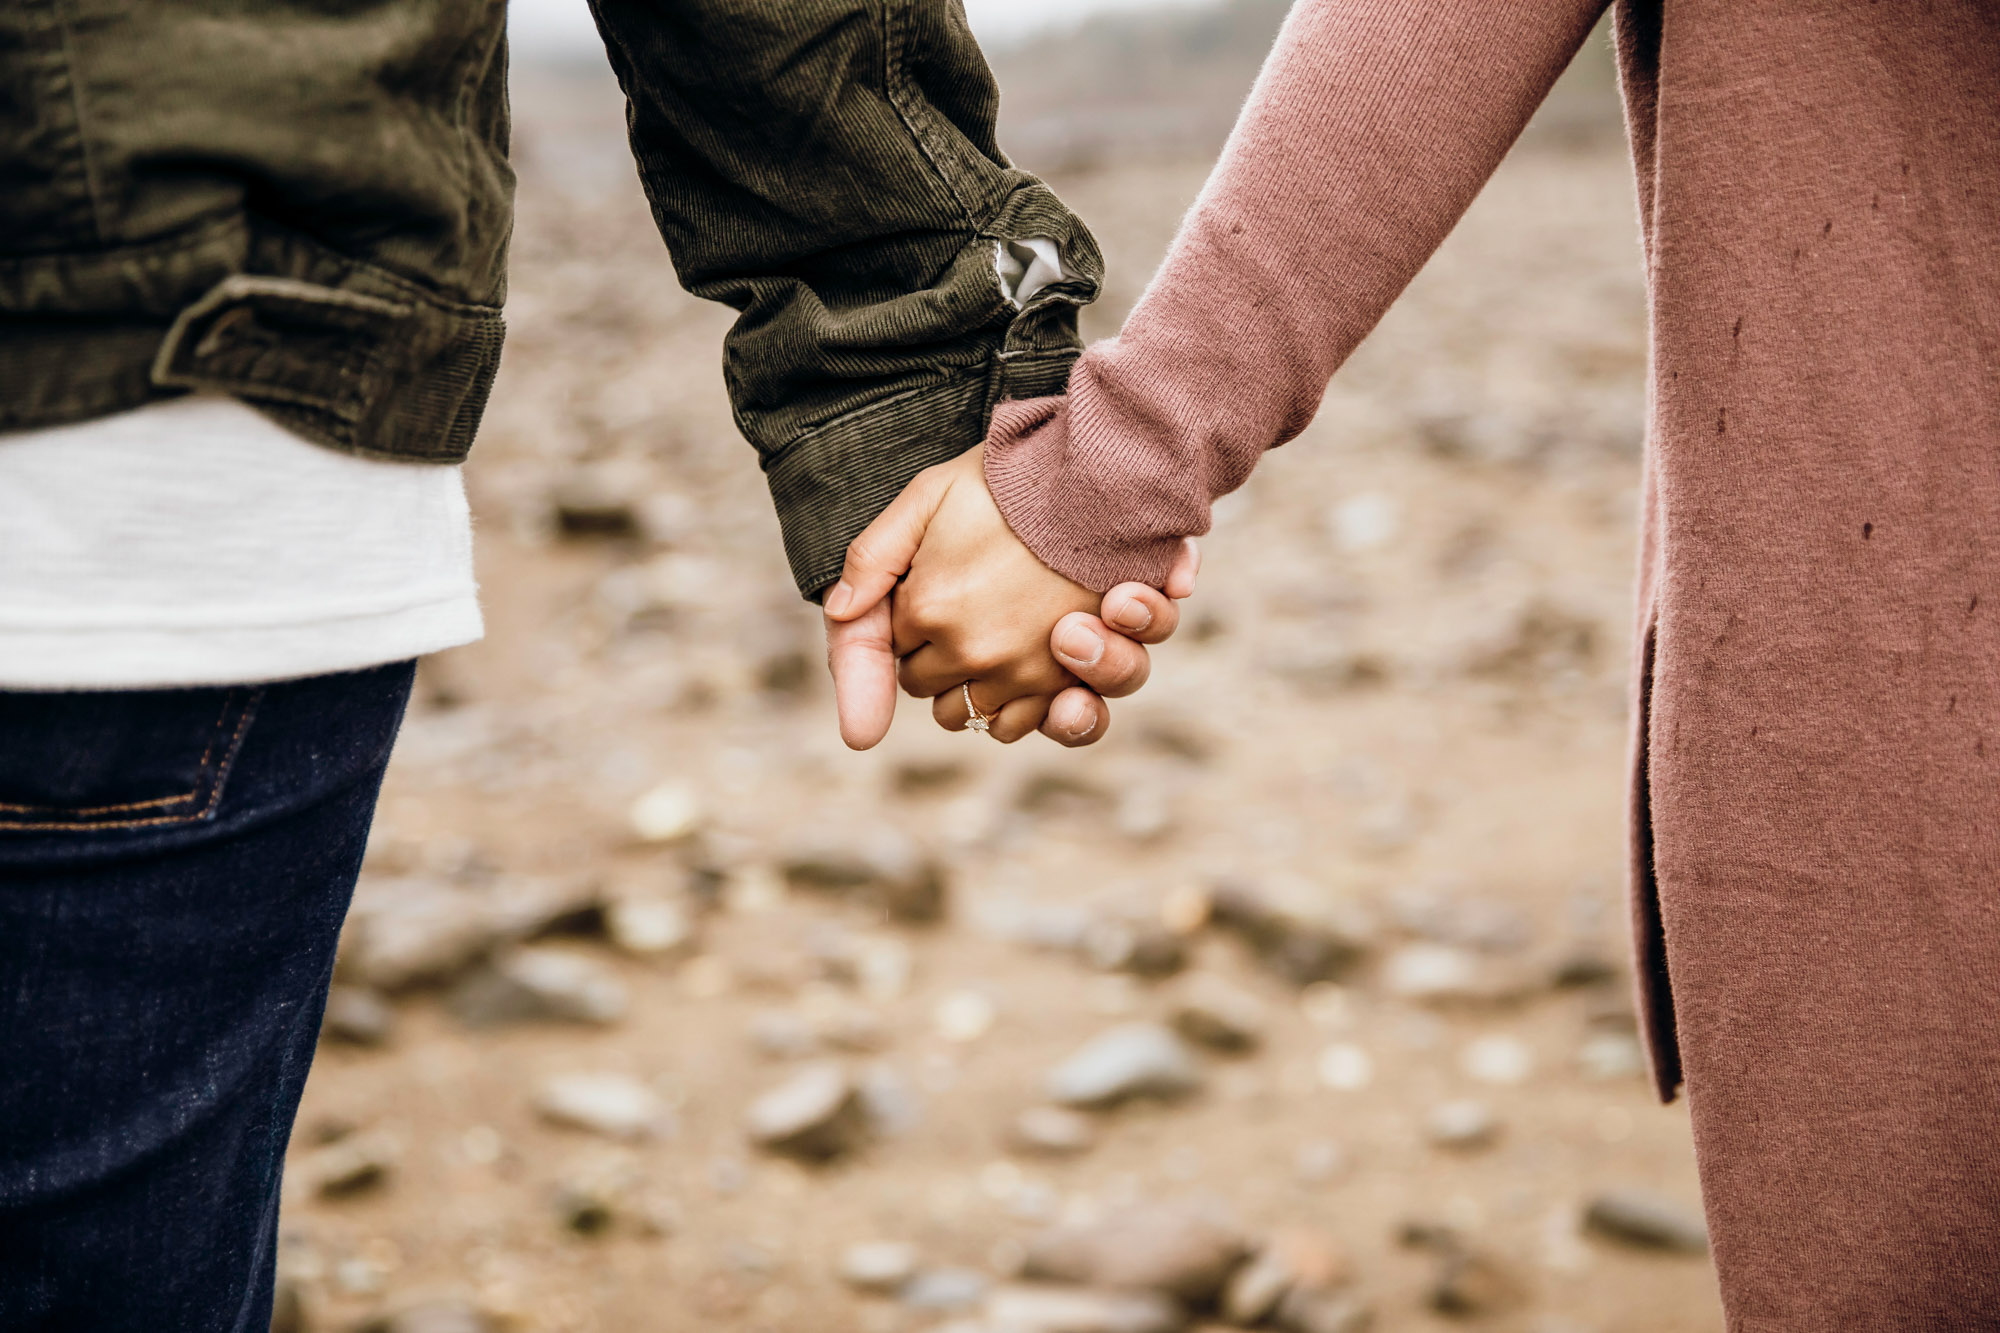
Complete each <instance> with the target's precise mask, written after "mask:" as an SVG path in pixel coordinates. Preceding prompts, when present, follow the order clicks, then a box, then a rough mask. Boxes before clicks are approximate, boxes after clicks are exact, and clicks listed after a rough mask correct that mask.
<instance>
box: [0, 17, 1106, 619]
mask: <svg viewBox="0 0 2000 1333" xmlns="http://www.w3.org/2000/svg"><path fill="white" fill-rule="evenodd" d="M592 8H593V10H594V12H595V13H596V16H597V21H598V26H599V28H600V30H601V31H602V33H603V34H604V37H605V41H606V45H607V47H608V48H609V50H610V52H611V58H612V63H613V66H614V67H615V68H616V70H617V73H618V77H619V81H620V83H621V84H622V85H623V87H624V89H625V93H626V96H627V98H628V101H629V104H630V112H629V121H630V127H631V138H632V147H633V151H634V153H635V155H636V157H637V159H638V163H639V172H640V176H641V178H642V180H643V182H644V184H645V187H646V194H647V197H648V198H649V200H650V201H651V203H652V207H653V212H654V215H655V217H656V218H657V220H658V222H659V226H660V231H661V234H662V235H663V236H664V237H665V238H666V241H667V245H668V247H669V249H670V250H671V252H672V254H673V259H674V263H675V266H676V268H677V269H678V271H679V274H680V277H681V280H682V282H683V283H684V284H685V285H686V286H687V287H688V289H689V290H690V291H692V292H694V293H696V294H698V295H700V296H704V297H708V298H711V299H714V300H718V301H724V302H727V303H728V304H730V305H731V306H733V307H735V308H736V309H737V310H738V311H740V312H741V317H740V318H739V319H738V320H737V322H736V325H735V327H734V329H733V330H732V331H731V332H730V334H729V336H728V338H727V340H726V343H725V351H724V374H725V376H726V379H727V382H728V387H729V392H730V396H731V399H732V400H733V402H734V404H735V410H736V419H737V423H738V425H739V426H740V427H741V429H742V431H743V434H744V435H745V436H746V437H747V438H748V439H749V440H750V442H751V443H752V444H753V445H755V446H756V448H757V451H758V455H759V458H760V460H761V462H762V465H763V467H764V470H765V472H766V474H767V476H768V477H769V480H770V485H771V492H772V495H773V497H774V499H775V500H776V502H777V506H778V512H779V517H780V519H781V520H782V523H783V527H784V531H785V542H786V547H787V550H788V552H789V554H790V556H791V562H792V569H793V573H794V575H795V576H796V577H797V580H798V583H799V586H800V588H801V590H803V591H805V592H807V593H808V594H811V593H813V592H816V591H817V590H818V589H820V588H822V587H824V586H825V585H826V584H828V583H829V582H831V581H832V580H833V579H834V578H835V577H836V576H837V575H838V573H839V569H840V562H841V557H842V553H843V552H844V550H845V548H846V546H847V543H848V542H849V541H850V540H851V539H852V538H853V537H854V535H855V534H856V533H858V532H859V531H860V530H861V528H862V527H864V526H865V525H866V524H867V523H868V522H869V520H871V519H872V518H873V517H874V516H875V514H876V513H878V512H879V511H880V510H881V509H882V508H883V507H884V506H885V505H886V504H887V503H888V502H889V500H890V499H892V498H893V497H894V496H895V494H896V492H897V491H898V490H900V489H901V487H902V486H903V484H904V483H905V482H906V481H907V480H908V479H909V477H910V476H911V475H913V474H914V473H915V472H916V471H918V470H919V469H921V468H923V467H926V466H928V465H930V464H932V463H935V462H939V461H942V460H944V459H946V458H950V457H953V456H955V455H957V454H958V453H960V452H963V451H964V450H965V449H967V448H970V447H971V446H972V445H974V444H976V443H977V442H978V441H979V439H980V438H981V436H982V435H983V434H984V431H985V424H986V418H987V414H988V413H989V411H990V410H991V407H992V405H993V403H994V402H995V401H997V400H999V399H1001V398H1008V397H1031V396H1037V395H1040V394H1045V393H1049V392H1055V391H1059V390H1060V388H1061V386H1062V384H1063V382H1064V380H1065V378H1066V375H1067V371H1068V367H1069V363H1070V361H1071V360H1072V359H1073V358H1074V356H1075V354H1076V349H1077V334H1076V309H1077V307H1078V306H1079V305H1081V304H1083V303H1086V302H1088V301H1090V300H1091V299H1093V298H1094V297H1095V295H1096V292H1097V285H1098V279H1099V277H1100V275H1101V272H1102V261H1101V259H1100V257H1099V255H1098V251H1097V247H1096V244H1095V242H1094V241H1093V240H1092V239H1091V237H1090V234H1089V232H1088V231H1086V230H1085V228H1084V227H1083V225H1082V224H1081V223H1080V222H1078V221H1077V219H1076V218H1075V217H1073V216H1072V215H1071V214H1070V213H1069V212H1068V210H1066V209H1065V208H1064V207H1063V205H1062V203H1061V202H1060V201H1059V200H1058V199H1057V198H1056V197H1055V196H1054V194H1052V193H1051V192H1050V191H1049V190H1048V188H1047V187H1046V186H1044V185H1043V184H1042V183H1041V182H1040V181H1038V180H1036V179H1035V178H1034V177H1033V176H1031V175H1029V174H1028V173H1026V172H1023V171H1020V170H1017V169H1015V168H1014V167H1013V166H1012V165H1010V164H1009V163H1008V162H1007V160H1006V158H1005V156H1004V155H1003V154H1002V153H1001V152H1000V149H999V146H998V144H997V142H996V141H995V138H994V122H995V117H996V113H997V110H998V94H997V91H996V89H995V87H994V83H993V80H992V76H991V74H990V73H989V72H988V70H987V67H986V64H985V61H984V59H983V58H982V56H981V55H980V52H979V49H978V47H977V46H976V44H975V43H974V41H973V39H972V36H971V34H970V32H969V30H968V29H967V27H966V24H965V17H964V13H963V11H962V9H961V7H960V5H959V3H957V0H593V4H592ZM506 50H507V48H506V32H505V7H504V4H503V3H501V0H374V2H373V3H366V4H363V3H358V2H357V3H349V2H347V0H342V2H340V3H328V2H327V0H8V3H5V4H0V430H6V429H17V428H24V427H30V426H39V425H49V424H54V423H58V422H64V421H75V420H82V419H86V418H89V417H93V416H99V415H103V414H106V413H110V412H115V411H119V410H123V409H126V408H130V407H135V406H138V405H140V404H142V403H145V402H148V401H150V400H153V399H156V398H160V397H164V396H168V395H172V394H176V393H183V392H187V391H189V390H196V389H201V390H209V391H218V392H226V393H231V394H234V395H236V396H237V397H239V398H241V399H243V400H244V401H246V402H248V403H251V404H252V405H254V406H256V407H258V408H260V409H261V410H263V411H265V412H267V413H269V414H270V415H272V416H273V417H275V418H277V419H278V420H280V421H282V422H283V423H285V424H286V425H287V426H289V427H291V428H292V429H294V430H296V431H298V432H300V433H301V434H304V435H306V436H307V437H309V438H311V439H314V440H317V441H320V442H322V443H324V444H327V445H330V446H332V447H335V448H339V449H346V450H351V451H353V452H356V453H362V454H370V455H376V456H383V457H390V458H398V459H410V460H420V461H436V462H449V461H455V460H457V459H460V458H462V457H463V456H464V455H465V452H466V450H467V449H468V448H469V447H470V445H471V443H472V439H473V435H474V433H475V431H476V429H477V426H478V423H479V417H480V413H481V411H482V410H483V408H484V406H485V401H486V395H487V390H488V388H489V387H490V385H491V383H492V379H493V373H494V370H495V369H496V367H497V366H498V364H499V357H500V345H501V339H502V333H503V325H502V322H501V314H500V307H501V305H502V302H503V299H504V295H505V285H506V278H505V269H506V249H507V238H508V234H509V231H510V228H511V219H512V196H513V174H512V172H511V170H510V169H509V167H508V164H507V132H508V130H507V97H506ZM1030 239H1044V240H1048V241H1051V242H1053V243H1055V245H1056V246H1057V247H1058V249H1059V251H1060V253H1061V257H1062V267H1063V270H1064V275H1063V277H1062V279H1061V280H1060V281H1057V282H1055V283H1053V284H1051V285H1048V286H1046V287H1043V288H1042V289H1041V290H1039V291H1038V292H1036V293H1035V294H1034V295H1033V296H1032V298H1031V299H1029V300H1028V301H1027V302H1026V305H1025V308H1021V307H1020V306H1018V305H1017V304H1016V303H1015V301H1014V300H1013V299H1012V298H1011V296H1010V289H1009V286H1008V283H1007V281H1006V280H1005V279H1004V278H1003V276H1002V274H1003V269H1004V264H1003V262H1002V261H1003V257H1004V255H1005V254H1006V253H1007V252H1008V251H1009V249H1010V245H1011V247H1012V249H1013V250H1015V251H1018V250H1019V244H1020V243H1021V242H1023V241H1026V240H1030ZM0 447H5V445H4V441H0Z"/></svg>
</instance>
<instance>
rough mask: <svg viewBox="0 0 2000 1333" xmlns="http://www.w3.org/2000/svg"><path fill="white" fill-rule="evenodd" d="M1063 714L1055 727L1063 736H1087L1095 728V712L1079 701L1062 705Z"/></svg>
mask: <svg viewBox="0 0 2000 1333" xmlns="http://www.w3.org/2000/svg"><path fill="white" fill-rule="evenodd" d="M1063 714H1064V715H1063V717H1062V718H1061V719H1059V720H1058V721H1057V722H1056V725H1057V726H1058V727H1060V728H1061V729H1062V734H1063V735H1065V736H1069V737H1072V738H1074V737H1077V736H1088V735H1089V734H1090V733H1091V732H1092V731H1093V730H1094V729H1095V728H1096V726H1097V710H1096V709H1095V708H1092V707H1090V706H1089V705H1088V704H1085V703H1082V702H1080V701H1079V702H1076V703H1069V704H1064V705H1063Z"/></svg>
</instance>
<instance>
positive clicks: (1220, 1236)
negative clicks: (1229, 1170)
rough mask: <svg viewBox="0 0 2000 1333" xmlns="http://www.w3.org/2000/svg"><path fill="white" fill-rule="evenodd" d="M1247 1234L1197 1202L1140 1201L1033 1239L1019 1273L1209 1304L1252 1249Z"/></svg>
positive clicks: (1030, 1241)
mask: <svg viewBox="0 0 2000 1333" xmlns="http://www.w3.org/2000/svg"><path fill="white" fill-rule="evenodd" d="M1249 1248H1250V1247H1249V1244H1248V1242H1247V1240H1246V1239H1245V1237H1244V1235H1243V1233H1242V1232H1241V1231H1240V1230H1239V1229H1238V1228H1237V1227H1236V1225H1235V1224H1234V1223H1233V1222H1231V1221H1230V1220H1229V1219H1228V1218H1227V1217H1226V1216H1224V1215H1222V1214H1221V1213H1220V1212H1219V1211H1218V1210H1216V1209H1214V1208H1210V1207H1206V1206H1202V1205H1199V1204H1189V1203H1180V1204H1155V1205H1146V1206H1135V1207H1133V1208H1130V1209H1127V1210H1124V1211H1122V1212H1118V1213H1114V1214H1112V1215H1111V1216H1109V1217H1106V1218H1104V1219H1102V1220H1100V1221H1097V1222H1094V1223H1091V1224H1089V1225H1087V1226H1086V1225H1076V1226H1058V1227H1051V1228H1049V1229H1047V1230H1045V1231H1042V1232H1040V1233H1038V1234H1037V1235H1035V1236H1034V1237H1032V1238H1031V1239H1030V1240H1029V1241H1028V1246H1027V1253H1026V1255H1025V1256H1024V1258H1023V1261H1022V1265H1021V1275H1022V1276H1023V1277H1025V1278H1030V1279H1033V1280H1036V1281H1042V1282H1060V1283H1067V1284H1071V1285H1075V1286H1083V1287H1111V1288H1116V1289H1119V1290H1126V1291H1156V1292H1162V1293H1165V1294H1166V1295H1169V1296H1172V1297H1174V1298H1176V1299H1177V1300H1181V1301H1185V1302H1187V1303H1188V1304H1190V1305H1195V1306H1206V1305H1209V1304H1211V1303H1212V1302H1213V1301H1215V1300H1216V1298H1217V1297H1218V1296H1219V1295H1220V1294H1221V1292H1222V1288H1223V1284H1224V1283H1226V1282H1227V1281H1228V1280H1229V1277H1230V1275H1231V1273H1233V1272H1234V1271H1235V1269H1236V1266H1237V1265H1238V1264H1240V1263H1241V1262H1242V1261H1243V1259H1244V1258H1245V1257H1246V1256H1247V1255H1248V1253H1249Z"/></svg>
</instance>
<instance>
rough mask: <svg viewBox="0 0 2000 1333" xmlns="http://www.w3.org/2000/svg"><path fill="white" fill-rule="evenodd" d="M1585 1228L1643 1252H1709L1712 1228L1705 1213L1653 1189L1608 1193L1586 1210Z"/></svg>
mask: <svg viewBox="0 0 2000 1333" xmlns="http://www.w3.org/2000/svg"><path fill="white" fill-rule="evenodd" d="M1583 1225H1584V1229H1585V1230H1586V1231H1590V1232H1593V1233H1595V1234H1596V1235H1599V1236H1603V1237H1605V1238H1606V1239H1607V1240H1615V1241H1619V1242H1621V1243H1623V1244H1626V1245H1632V1246H1636V1247H1638V1248H1640V1249H1651V1250H1670V1251H1674V1252H1677V1253H1681V1254H1705V1253H1707V1252H1708V1225H1707V1223H1706V1222H1704V1221H1703V1220H1702V1216H1701V1214H1700V1213H1698V1212H1696V1211H1695V1210H1693V1209H1692V1208H1687V1207H1684V1206H1682V1205H1681V1204H1678V1203H1675V1202H1674V1201H1673V1200H1672V1199H1668V1198H1666V1197H1664V1196H1662V1195H1658V1194H1655V1193H1653V1192H1652V1191H1651V1190H1642V1189H1613V1190H1606V1191H1604V1192H1603V1193H1602V1194H1599V1195H1597V1196H1596V1197H1595V1198H1593V1199H1591V1201H1590V1202H1589V1204H1588V1205H1586V1207H1585V1208H1584V1212H1583Z"/></svg>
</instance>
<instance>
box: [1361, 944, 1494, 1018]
mask: <svg viewBox="0 0 2000 1333" xmlns="http://www.w3.org/2000/svg"><path fill="white" fill-rule="evenodd" d="M1382 989H1383V990H1384V991H1385V992H1386V993H1387V994H1389V995H1391V996H1393V997H1395V998H1396V999H1399V1000H1408V1001H1410V1002H1412V1003H1415V1004H1435V1005H1455V1004H1457V1005H1477V1004H1501V1003H1505V1002H1507V1001H1509V1000H1516V999H1519V998H1521V997H1522V996H1523V995H1525V994H1527V992H1528V990H1529V989H1530V985H1529V982H1528V979H1527V976H1526V974H1525V973H1516V972H1515V971H1514V970H1513V969H1507V968H1503V967H1501V966H1499V965H1498V964H1497V963H1496V962H1495V960H1492V959H1489V958H1483V957H1481V956H1480V955H1478V954H1475V953H1473V952H1472V951H1470V950H1468V949H1461V948H1458V947H1457V946H1455V945H1449V944H1406V945H1404V946H1403V947H1402V948H1400V949H1398V950H1396V951H1395V952H1394V953H1392V954H1390V955H1389V957H1388V958H1387V959H1385V960H1384V961H1383V964H1382Z"/></svg>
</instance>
